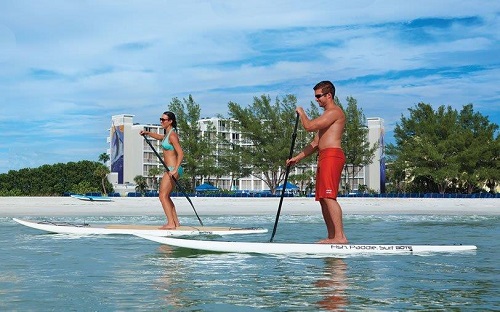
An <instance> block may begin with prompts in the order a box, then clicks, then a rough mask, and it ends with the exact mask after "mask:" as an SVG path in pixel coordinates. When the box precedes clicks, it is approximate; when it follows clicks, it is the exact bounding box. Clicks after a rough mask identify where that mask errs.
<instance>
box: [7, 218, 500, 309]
mask: <svg viewBox="0 0 500 312" xmlns="http://www.w3.org/2000/svg"><path fill="white" fill-rule="evenodd" d="M19 217H22V216H19ZM50 219H52V220H58V221H69V222H84V221H85V222H89V223H92V222H94V223H107V222H109V223H139V224H150V223H158V224H160V223H161V222H162V221H163V220H162V218H161V217H160V216H158V217H123V216H121V217H57V218H56V217H52V218H50ZM202 219H203V222H204V224H205V225H229V226H243V227H248V226H264V227H267V228H268V229H269V233H268V234H259V235H248V236H246V235H245V236H230V237H225V238H220V237H213V238H211V239H223V240H242V241H261V242H266V241H268V240H269V238H270V233H271V231H272V227H273V224H274V216H205V217H203V216H202ZM499 221H500V217H498V216H409V215H377V216H370V215H346V216H345V217H344V223H345V230H346V233H347V235H348V238H349V239H350V241H351V242H352V243H361V244H364V243H374V244H400V243H401V244H402V243H405V244H408V243H414V244H454V243H461V244H474V245H477V246H478V250H477V251H476V252H469V253H461V254H434V255H428V256H415V255H406V256H401V255H399V256H390V255H376V256H356V257H354V256H353V257H347V258H296V257H295V258H292V257H285V256H265V255H240V254H217V253H206V252H196V251H191V250H186V249H175V248H170V247H168V246H161V245H159V244H156V243H153V242H149V241H146V240H142V239H140V238H137V237H133V236H100V237H99V236H86V237H76V236H71V235H60V234H46V233H43V232H40V231H37V230H33V229H29V228H26V227H23V226H21V225H18V224H17V223H15V222H14V221H12V220H11V218H0V250H1V251H0V311H254V310H255V311H257V310H258V311H339V310H345V311H359V310H366V311H388V310H390V311H407V310H441V311H450V310H452V311H499V310H500V299H499V298H500V296H499V294H500V260H499V259H500V240H499V238H500V235H499V234H500V222H499ZM181 222H182V223H183V224H186V225H187V224H198V221H197V219H196V218H195V217H186V216H184V217H181ZM324 236H325V228H324V225H323V221H322V218H321V216H320V215H311V216H289V215H282V216H281V217H280V222H279V226H278V231H277V234H276V236H275V239H274V240H275V241H276V242H314V241H316V240H319V239H321V238H323V237H324Z"/></svg>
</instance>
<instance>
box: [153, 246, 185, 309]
mask: <svg viewBox="0 0 500 312" xmlns="http://www.w3.org/2000/svg"><path fill="white" fill-rule="evenodd" d="M158 252H159V253H160V254H161V255H162V258H163V260H165V261H167V263H166V265H165V266H161V267H160V270H161V271H162V275H161V276H160V277H159V278H158V280H157V283H158V287H160V288H161V290H163V291H164V292H165V293H166V295H165V296H164V297H163V298H162V299H163V301H164V302H165V306H164V308H168V309H176V308H182V307H183V306H184V299H182V293H183V292H184V289H182V287H180V286H179V285H180V284H182V283H179V280H180V279H182V278H183V277H182V275H183V271H184V268H182V265H181V261H172V260H175V253H176V249H175V248H172V247H170V246H168V245H161V246H160V247H158Z"/></svg>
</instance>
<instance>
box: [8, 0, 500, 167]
mask: <svg viewBox="0 0 500 312" xmlns="http://www.w3.org/2000/svg"><path fill="white" fill-rule="evenodd" d="M499 38H500V1H496V0H491V1H486V0H478V1H466V0H463V1H448V0H440V1H436V0H432V1H427V0H419V1H399V0H394V1H393V0H383V1H377V0H359V1H354V0H353V1H349V0H346V1H336V0H326V1H319V0H311V1H304V0H297V1H295V0H288V1H282V0H274V1H269V0H263V1H261V0H252V1H229V0H228V1H215V0H214V1H205V0H199V1H194V0H182V1H167V0H163V1H160V0H156V1H155V0H140V1H139V0H138V1H133V0H131V1H118V0H109V1H108V0H102V1H98V0H95V1H93V0H37V1H31V0H2V1H0V104H1V105H0V133H1V136H0V173H6V172H8V171H9V170H19V169H22V168H36V167H39V166H41V165H44V164H55V163H67V162H70V161H80V160H91V161H98V158H99V155H100V154H102V153H104V152H106V149H107V148H108V147H109V146H108V144H107V143H106V139H107V136H108V129H109V128H110V126H111V116H112V115H118V114H132V115H134V116H135V117H134V122H138V123H157V122H158V118H159V117H160V115H161V113H162V112H163V111H165V110H167V108H168V104H169V103H170V101H171V100H172V99H173V98H175V97H176V98H179V99H183V98H187V97H188V96H189V95H192V97H193V99H194V100H195V102H196V103H197V104H199V105H200V107H201V115H202V117H213V116H216V115H218V114H220V115H223V116H226V117H227V116H228V108H227V107H228V105H227V104H228V102H230V101H231V102H236V103H238V104H240V105H242V106H247V105H250V104H251V103H252V102H253V98H254V97H256V96H257V97H259V96H261V95H263V94H265V95H269V96H270V97H271V98H272V99H275V98H276V97H282V96H285V95H287V94H293V95H295V96H296V97H297V99H298V104H299V105H300V106H303V107H305V108H308V107H309V105H310V103H311V101H313V100H314V98H313V95H314V91H313V90H312V88H313V86H314V85H315V84H316V83H317V82H319V81H322V80H330V81H332V82H333V83H334V84H335V86H336V89H337V93H336V95H337V96H338V98H339V99H340V102H341V103H342V104H346V103H347V101H346V98H347V97H348V96H352V97H354V98H355V99H356V100H357V104H358V108H360V109H361V110H362V111H363V113H364V115H365V116H366V117H380V118H382V119H384V126H385V130H386V136H385V140H386V142H390V143H391V142H393V141H394V139H393V130H394V127H395V125H396V124H397V123H398V122H399V121H400V120H401V116H405V117H408V116H409V111H408V109H409V108H414V107H415V106H416V105H417V104H418V103H420V102H423V103H426V104H430V105H432V106H433V107H434V108H435V109H437V108H438V107H439V106H442V105H445V106H451V107H453V108H454V109H457V110H460V109H461V108H462V107H463V106H464V105H466V104H470V103H472V104H473V106H474V110H475V111H476V112H479V113H481V114H482V115H484V116H487V117H488V118H489V120H490V122H493V123H496V124H499V123H500V101H499V99H500V92H499V89H500V87H499V86H500V81H499V77H500V66H499V65H500V57H499V55H500V44H499Z"/></svg>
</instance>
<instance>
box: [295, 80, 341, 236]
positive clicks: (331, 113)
mask: <svg viewBox="0 0 500 312" xmlns="http://www.w3.org/2000/svg"><path fill="white" fill-rule="evenodd" d="M313 89H314V97H315V98H316V102H318V104H319V106H320V107H322V108H323V109H324V111H323V114H322V115H321V116H319V117H318V118H315V119H309V118H308V117H307V115H306V113H305V112H304V109H303V108H302V107H300V106H299V107H297V109H296V112H297V114H299V117H300V122H301V123H302V126H303V127H304V129H305V130H306V131H308V132H316V135H315V136H314V139H313V140H312V141H311V143H310V144H309V145H307V146H306V147H304V149H303V150H302V151H301V152H300V153H299V154H297V155H296V156H295V157H292V158H290V159H288V160H287V161H286V164H287V166H293V165H295V164H296V163H298V162H299V161H300V160H302V159H303V158H305V157H307V156H309V155H311V154H312V153H314V152H316V151H318V152H319V158H318V169H317V171H316V201H319V203H320V205H321V212H322V214H323V219H324V220H325V224H326V228H327V230H328V237H327V238H326V239H323V240H321V241H319V242H320V243H325V244H347V238H346V236H345V233H344V226H343V223H342V208H341V207H340V205H339V203H338V202H337V193H338V189H339V183H340V177H341V175H342V168H343V167H344V164H345V156H344V152H343V151H342V148H341V140H342V133H343V132H344V125H345V115H344V112H343V111H342V109H341V108H340V107H339V106H337V105H336V104H335V101H334V98H335V86H334V85H333V83H331V82H330V81H321V82H319V83H318V84H317V85H316V86H314V88H313Z"/></svg>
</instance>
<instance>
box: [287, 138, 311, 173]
mask: <svg viewBox="0 0 500 312" xmlns="http://www.w3.org/2000/svg"><path fill="white" fill-rule="evenodd" d="M318 142H319V136H318V134H317V133H316V135H315V136H314V139H313V140H312V141H311V143H310V144H309V145H307V146H306V147H304V149H302V151H301V152H300V153H298V154H297V156H295V157H292V158H290V159H287V161H286V165H287V166H293V165H295V164H296V163H298V162H299V161H301V160H302V159H304V158H306V157H307V156H309V155H311V154H312V153H314V152H315V151H317V150H318Z"/></svg>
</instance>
